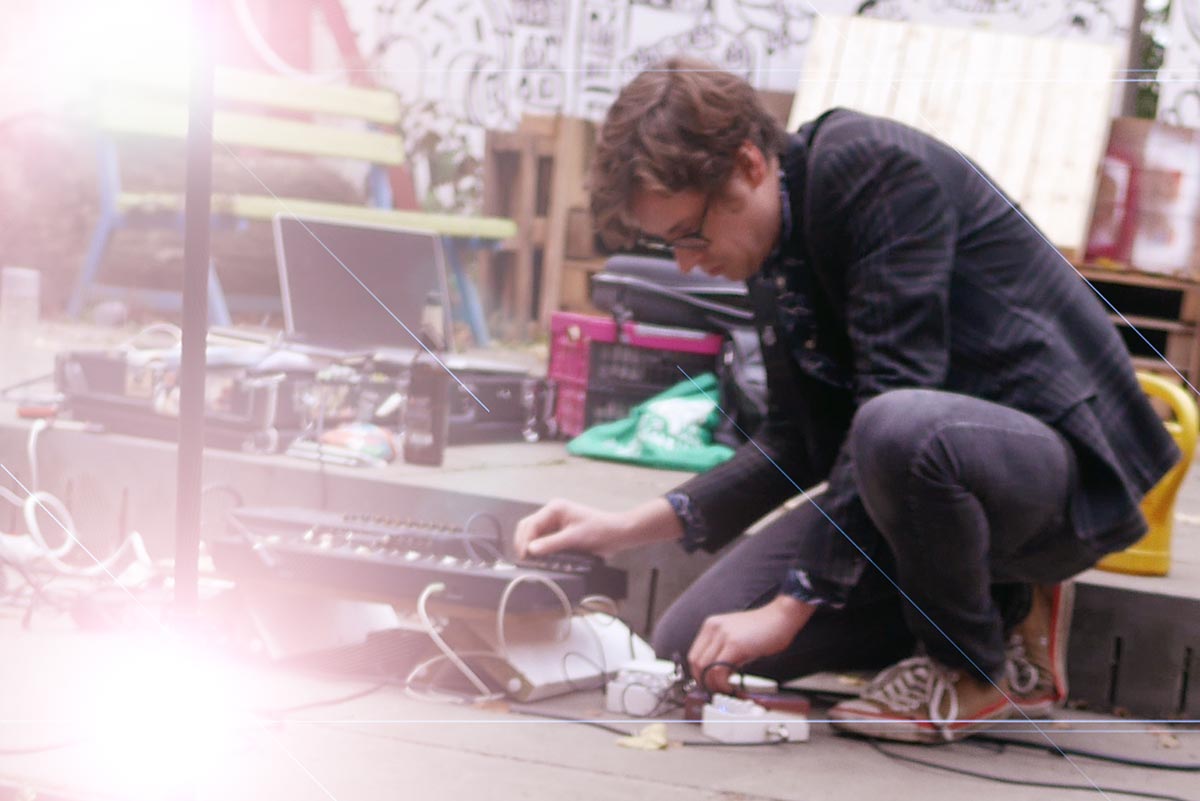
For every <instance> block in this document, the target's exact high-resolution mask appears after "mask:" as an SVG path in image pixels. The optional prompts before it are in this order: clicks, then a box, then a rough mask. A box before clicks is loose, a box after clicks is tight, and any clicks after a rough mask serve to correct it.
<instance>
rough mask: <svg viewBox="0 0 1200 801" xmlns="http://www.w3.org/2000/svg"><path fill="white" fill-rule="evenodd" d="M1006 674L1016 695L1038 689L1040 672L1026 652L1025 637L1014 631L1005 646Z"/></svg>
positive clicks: (1009, 684)
mask: <svg viewBox="0 0 1200 801" xmlns="http://www.w3.org/2000/svg"><path fill="white" fill-rule="evenodd" d="M1004 676H1005V678H1007V679H1008V686H1009V688H1010V689H1011V690H1012V692H1013V693H1014V694H1016V695H1027V694H1029V693H1031V692H1033V691H1034V690H1035V689H1037V685H1038V678H1039V676H1040V672H1039V671H1038V669H1037V666H1036V665H1034V664H1033V662H1031V661H1030V660H1029V655H1028V654H1027V653H1026V652H1025V638H1024V637H1022V636H1021V635H1020V634H1018V633H1016V632H1014V633H1013V634H1011V635H1010V636H1009V638H1008V643H1007V644H1006V645H1005V648H1004Z"/></svg>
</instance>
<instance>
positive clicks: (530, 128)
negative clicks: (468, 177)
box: [481, 116, 598, 338]
mask: <svg viewBox="0 0 1200 801" xmlns="http://www.w3.org/2000/svg"><path fill="white" fill-rule="evenodd" d="M592 141H593V128H592V125H591V123H589V122H586V121H584V120H578V119H573V118H569V117H561V116H560V117H525V118H523V119H522V121H521V124H520V126H519V127H518V129H517V130H516V131H511V132H508V131H489V132H488V134H487V143H486V148H485V154H484V164H483V188H484V208H485V209H497V210H498V209H504V210H505V211H504V213H505V214H506V215H510V218H511V219H513V220H515V221H516V223H517V235H516V236H515V237H513V238H512V239H510V240H507V241H505V242H503V243H502V244H501V245H500V247H499V248H497V249H496V250H495V251H493V252H492V253H490V254H488V255H487V256H486V257H485V259H484V262H483V267H482V270H481V272H482V280H481V283H482V284H483V292H484V295H485V297H486V298H488V299H489V300H491V301H492V302H493V303H494V304H495V307H496V308H498V309H499V311H500V316H501V317H502V320H501V321H500V328H502V329H507V333H509V334H510V335H514V336H516V337H518V338H524V337H526V336H527V335H528V334H529V333H530V328H531V326H532V324H533V323H536V324H537V325H538V326H539V327H540V328H543V329H544V328H546V327H548V326H549V320H550V315H551V314H553V313H554V312H555V311H556V310H558V308H559V307H560V306H561V305H563V299H564V296H566V295H568V294H570V295H572V296H574V295H576V294H578V291H579V290H578V287H577V286H576V284H577V283H578V282H577V281H576V280H575V278H576V276H574V275H573V274H572V270H573V269H575V268H577V267H579V266H585V267H591V268H593V269H596V268H598V259H597V258H596V257H595V256H594V254H593V253H592V251H591V247H590V241H588V237H589V236H590V226H589V225H588V221H587V212H586V209H587V192H586V189H585V176H586V171H587V164H588V157H589V154H590V149H591V144H592ZM576 271H577V270H576ZM583 274H584V276H585V282H584V297H585V298H586V271H585V272H584V273H583ZM568 305H569V304H568Z"/></svg>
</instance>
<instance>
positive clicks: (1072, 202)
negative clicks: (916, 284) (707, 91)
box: [788, 16, 1119, 254]
mask: <svg viewBox="0 0 1200 801" xmlns="http://www.w3.org/2000/svg"><path fill="white" fill-rule="evenodd" d="M815 22H816V29H815V30H814V32H813V38H812V40H811V42H810V44H809V49H808V55H807V56H806V62H805V70H804V73H803V76H802V77H801V80H800V84H799V86H798V88H797V90H796V99H795V102H794V104H793V106H792V114H791V117H790V118H789V124H788V128H789V129H790V130H795V128H796V127H797V126H798V125H799V124H801V123H802V122H804V121H806V120H809V119H812V118H813V117H816V116H817V115H818V114H820V113H821V112H823V111H825V110H826V109H828V108H832V107H835V106H841V107H845V108H853V109H856V110H859V111H863V112H866V113H869V114H877V115H879V116H884V117H891V118H893V119H897V120H899V121H901V122H904V123H906V124H908V125H911V126H913V127H914V128H918V129H920V130H922V131H925V132H926V133H930V134H932V135H934V136H936V137H938V138H939V139H942V140H943V141H946V142H948V143H950V144H951V145H953V146H954V147H956V148H957V149H958V150H960V151H961V152H962V153H963V154H964V155H966V156H969V157H970V158H971V159H972V160H974V161H975V162H976V163H977V164H979V165H980V166H981V167H982V168H983V169H984V170H985V171H986V172H987V173H988V174H989V175H990V176H991V177H992V178H993V179H994V180H995V181H996V182H997V184H998V185H999V186H1000V187H1001V188H1002V189H1003V190H1004V191H1005V192H1006V193H1007V194H1008V196H1009V197H1011V198H1012V199H1013V201H1014V202H1016V203H1018V204H1019V205H1020V207H1021V208H1022V210H1023V211H1024V212H1025V213H1026V214H1027V215H1028V216H1029V217H1030V219H1032V220H1033V221H1034V222H1036V223H1037V225H1038V226H1039V227H1040V228H1041V229H1042V230H1043V231H1045V232H1046V234H1047V236H1048V237H1049V238H1050V241H1051V242H1053V243H1054V244H1055V245H1056V246H1057V247H1059V248H1060V249H1061V250H1063V251H1064V252H1066V253H1069V254H1082V253H1083V245H1084V242H1085V239H1086V235H1087V228H1088V221H1089V219H1090V217H1091V208H1092V202H1093V197H1094V194H1095V186H1096V165H1097V164H1098V163H1099V162H1100V158H1101V156H1102V155H1103V153H1104V146H1105V141H1106V135H1107V130H1108V124H1109V109H1110V107H1111V106H1110V103H1111V93H1112V87H1113V82H1112V80H1111V79H1112V74H1113V70H1114V69H1115V68H1116V66H1117V64H1118V63H1119V61H1118V59H1119V53H1118V52H1117V49H1116V48H1115V47H1114V46H1109V45H1100V44H1093V43H1088V42H1079V41H1073V40H1067V39H1050V38H1034V37H1030V36H1019V35H1016V34H1009V33H998V32H993V31H982V30H970V29H964V28H951V27H942V26H934V25H916V24H911V23H903V22H892V21H887V20H876V19H869V18H865V17H832V16H825V17H821V18H820V19H819V20H816V21H815Z"/></svg>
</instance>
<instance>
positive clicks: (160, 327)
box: [120, 323, 183, 350]
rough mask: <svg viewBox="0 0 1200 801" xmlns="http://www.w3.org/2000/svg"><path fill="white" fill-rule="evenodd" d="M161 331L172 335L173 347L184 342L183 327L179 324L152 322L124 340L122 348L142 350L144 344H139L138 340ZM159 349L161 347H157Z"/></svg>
mask: <svg viewBox="0 0 1200 801" xmlns="http://www.w3.org/2000/svg"><path fill="white" fill-rule="evenodd" d="M159 332H164V333H167V334H170V335H171V338H172V339H174V340H175V341H174V342H172V343H171V347H178V346H179V345H181V344H182V343H183V329H182V328H180V327H179V326H177V325H175V324H174V323H151V324H150V325H148V326H146V327H145V328H143V329H141V330H140V331H138V332H137V333H136V334H134V335H133V336H131V337H130V338H129V339H127V340H125V341H124V342H122V343H121V345H120V348H121V349H122V350H141V349H142V346H141V345H139V344H138V340H140V339H142V338H143V337H146V336H149V335H150V334H157V333H159ZM159 349H160V348H155V350H159Z"/></svg>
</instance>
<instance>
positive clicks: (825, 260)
mask: <svg viewBox="0 0 1200 801" xmlns="http://www.w3.org/2000/svg"><path fill="white" fill-rule="evenodd" d="M781 166H782V170H783V172H784V175H785V176H786V185H787V197H788V200H789V202H790V207H791V224H790V225H789V226H787V228H790V231H789V232H788V235H787V240H786V241H784V242H782V243H781V247H780V249H779V250H778V251H777V254H778V255H777V257H776V258H774V259H773V260H770V261H769V263H768V264H766V265H764V268H763V270H762V271H761V272H760V274H759V275H757V276H755V278H753V279H751V291H752V292H754V291H755V290H756V289H757V291H759V292H762V291H763V288H764V286H766V287H771V288H772V291H776V292H777V294H776V298H775V306H776V307H777V308H776V315H775V316H776V319H770V320H760V325H761V324H763V323H766V324H769V325H771V326H772V328H773V330H774V331H777V332H779V334H780V335H781V336H782V337H784V338H785V344H786V345H787V346H788V351H789V352H790V353H791V354H792V355H793V357H794V358H793V359H792V362H791V367H792V368H793V369H792V371H791V372H792V373H793V376H792V381H793V384H792V386H794V387H795V390H794V392H792V393H782V392H781V389H780V383H781V379H780V376H779V375H777V374H776V375H772V376H771V377H770V382H769V383H770V388H771V394H772V399H773V406H774V407H775V408H774V409H773V411H772V413H771V414H770V415H769V418H770V419H769V422H768V423H767V424H766V426H764V430H763V431H761V432H760V434H759V435H758V436H756V438H755V440H756V442H757V444H758V446H760V447H762V449H763V450H764V451H765V452H766V454H767V455H768V456H769V457H770V461H768V459H767V458H765V457H764V456H763V455H762V453H760V452H759V450H758V448H756V447H754V446H751V445H747V446H745V447H743V448H741V449H740V450H739V451H738V453H737V454H736V456H735V457H734V458H733V459H732V460H731V461H729V462H727V463H726V464H724V465H722V466H720V467H718V468H716V469H714V470H711V471H709V472H708V473H704V474H701V475H698V476H696V477H695V478H693V479H691V480H689V481H688V482H686V483H685V484H684V485H682V486H681V487H680V488H679V490H678V491H679V492H681V493H684V494H686V495H687V496H688V498H689V499H690V500H691V505H692V508H693V509H694V510H695V512H697V513H698V518H699V519H702V520H703V521H704V526H703V528H704V530H705V531H706V532H707V533H706V536H705V539H704V541H703V542H702V543H701V545H702V547H704V548H706V549H708V550H716V549H717V548H719V547H721V545H723V544H725V543H726V542H728V541H729V540H731V539H732V538H733V537H735V536H737V535H738V534H739V533H740V532H741V531H743V530H744V529H745V528H746V527H748V526H749V525H750V524H752V523H753V522H754V521H755V520H757V519H758V518H759V517H761V516H762V515H764V514H765V513H767V512H768V511H770V510H771V509H773V508H774V507H776V506H778V505H779V504H780V503H782V502H783V501H784V500H786V499H787V498H788V497H790V496H792V495H794V494H795V493H796V485H798V486H800V487H805V488H808V487H811V486H813V485H815V484H817V483H819V482H821V481H823V480H828V481H829V487H828V489H827V490H826V493H825V494H824V496H823V497H822V499H821V500H820V503H821V506H822V508H823V509H825V511H826V512H827V513H829V514H830V516H831V517H832V518H833V519H834V520H835V521H837V522H838V524H839V526H840V527H841V528H842V529H843V530H844V531H845V532H846V533H847V534H849V535H850V536H851V537H853V538H854V539H855V540H856V542H857V543H858V544H859V545H860V546H861V547H863V548H864V549H865V550H866V552H867V553H874V552H875V551H877V550H878V548H879V547H880V540H879V535H878V533H877V532H876V531H875V530H874V527H873V526H872V525H871V523H870V520H869V518H867V515H866V512H865V510H864V509H863V508H862V505H861V502H860V501H859V500H858V497H857V493H856V491H855V488H854V483H853V480H852V474H851V469H850V467H849V465H848V462H847V460H846V459H845V458H844V457H843V456H841V451H842V444H843V441H844V439H845V435H846V431H847V429H848V426H849V423H850V419H851V417H852V416H853V412H854V410H855V409H856V408H857V407H858V406H860V405H861V404H863V403H864V402H866V401H867V400H868V399H870V398H871V397H873V396H875V395H877V394H879V393H881V392H886V391H887V390H890V389H898V388H905V387H923V388H933V389H942V390H946V391H951V392H959V393H963V394H966V395H972V396H975V397H979V398H983V399H986V400H990V401H994V402H996V403H1001V404H1004V405H1006V406H1010V407H1012V408H1015V409H1019V410H1021V411H1024V412H1027V413H1029V414H1031V415H1033V416H1034V417H1036V418H1038V419H1039V420H1042V421H1043V422H1045V423H1047V424H1049V425H1051V426H1052V427H1054V428H1055V429H1057V430H1058V431H1059V432H1061V433H1062V434H1063V435H1064V436H1065V437H1066V438H1067V439H1068V440H1069V441H1070V442H1071V443H1072V445H1073V446H1074V448H1075V451H1076V454H1077V457H1078V462H1079V469H1080V479H1081V480H1080V482H1079V484H1080V486H1079V490H1078V492H1077V493H1076V495H1075V496H1074V497H1073V498H1072V501H1071V510H1070V513H1071V519H1072V520H1073V522H1074V525H1075V530H1076V532H1077V534H1078V536H1079V537H1081V538H1082V539H1083V540H1084V541H1086V542H1087V543H1089V544H1090V545H1091V546H1092V547H1093V548H1094V549H1095V551H1096V553H1097V556H1099V555H1101V554H1103V553H1107V552H1110V551H1114V550H1118V549H1121V548H1123V547H1125V546H1127V545H1129V544H1130V543H1132V542H1134V541H1135V540H1136V539H1137V538H1138V537H1139V536H1141V535H1142V534H1143V533H1144V531H1145V527H1146V526H1145V521H1144V519H1143V518H1142V515H1141V513H1140V511H1139V508H1138V505H1139V502H1140V500H1141V498H1142V496H1143V495H1144V494H1145V492H1146V491H1147V490H1148V489H1149V488H1150V487H1152V486H1153V485H1154V484H1155V483H1156V482H1157V481H1158V479H1159V478H1160V477H1161V476H1162V475H1163V474H1164V473H1165V472H1166V471H1167V470H1169V469H1170V467H1171V466H1172V465H1173V464H1174V463H1175V462H1176V460H1177V459H1178V458H1179V452H1178V449H1177V448H1176V447H1175V444H1174V442H1173V441H1172V440H1171V438H1170V436H1169V435H1168V434H1167V432H1166V430H1165V428H1164V426H1163V425H1162V423H1161V422H1160V420H1159V419H1158V417H1157V416H1156V414H1155V413H1154V411H1153V409H1152V408H1151V406H1150V404H1149V402H1148V401H1147V399H1146V397H1145V395H1144V394H1143V393H1142V391H1141V390H1140V388H1139V386H1138V384H1137V380H1136V378H1135V375H1134V371H1133V367H1132V364H1131V361H1130V359H1129V356H1128V353H1127V351H1126V349H1125V346H1124V344H1123V343H1122V341H1121V339H1120V337H1119V335H1118V334H1117V332H1116V330H1115V328H1114V326H1113V324H1112V323H1111V322H1110V320H1109V319H1108V317H1107V315H1106V312H1105V309H1104V307H1103V305H1102V304H1101V302H1100V300H1099V299H1098V298H1097V297H1096V295H1095V292H1094V291H1093V290H1092V289H1091V288H1090V287H1089V286H1088V285H1087V284H1086V283H1085V282H1084V281H1082V280H1081V279H1080V277H1079V275H1078V274H1077V273H1076V272H1075V270H1074V269H1073V268H1072V267H1071V265H1070V264H1068V263H1067V262H1066V261H1065V260H1064V259H1063V258H1062V256H1061V255H1060V254H1059V253H1058V252H1057V251H1056V250H1055V249H1054V248H1053V247H1052V246H1051V245H1050V244H1049V242H1048V241H1047V240H1046V239H1045V238H1044V236H1043V235H1042V234H1041V232H1040V231H1038V230H1037V229H1036V228H1035V227H1034V226H1033V225H1032V224H1031V223H1029V222H1028V221H1026V220H1025V219H1023V218H1022V217H1021V215H1020V214H1019V213H1018V211H1017V210H1016V209H1015V208H1014V207H1013V205H1012V204H1011V203H1010V202H1009V201H1008V199H1007V198H1006V197H1005V196H1004V195H1003V194H1002V193H1001V192H1000V191H999V190H998V189H996V188H995V187H994V186H993V185H992V183H991V181H990V179H988V178H986V177H985V176H984V174H983V173H982V172H981V171H980V170H979V168H977V167H976V166H975V165H974V164H972V163H971V162H969V161H968V160H967V159H965V158H964V157H963V156H962V155H960V154H959V153H958V152H956V151H955V150H953V149H952V148H950V147H948V146H947V145H945V144H943V143H941V142H939V141H938V140H936V139H934V138H932V137H930V136H927V135H926V134H923V133H921V132H919V131H916V130H914V129H912V128H909V127H907V126H904V125H901V124H900V123H897V122H894V121H891V120H885V119H880V118H875V117H870V116H866V115H863V114H859V113H857V112H853V111H848V110H843V109H835V110H833V111H831V112H827V113H826V114H824V115H822V117H820V118H818V119H817V120H815V121H813V122H811V123H809V124H807V125H805V126H803V127H802V128H801V129H800V131H799V132H798V133H796V134H794V135H792V137H791V139H790V144H789V147H788V150H787V152H786V153H785V154H784V155H783V156H782V159H781ZM797 308H798V309H799V315H800V318H801V319H800V320H799V321H797V319H795V318H796V315H797V311H796V310H797ZM780 318H782V319H780ZM773 372H775V373H778V371H777V370H776V371H773ZM839 377H841V378H843V379H844V380H839ZM783 397H786V399H787V402H786V403H783V402H780V401H781V398H783ZM771 461H774V462H775V463H776V464H775V465H772V464H771ZM784 474H786V475H784ZM828 529H829V530H828V531H827V532H824V533H823V535H822V536H819V537H813V538H811V539H810V542H809V544H808V545H807V546H806V549H807V550H806V552H805V553H798V554H796V558H795V563H794V564H793V567H794V568H796V569H798V570H801V571H803V572H804V573H805V574H806V577H807V578H808V579H809V580H810V581H811V583H812V586H813V587H814V588H816V589H815V592H816V593H817V595H818V596H821V597H819V598H818V600H828V601H832V602H837V601H839V600H842V599H844V598H845V596H846V594H847V593H848V592H849V590H850V589H851V588H852V587H853V586H854V585H855V584H856V583H857V582H858V580H859V578H860V577H861V574H862V570H863V566H864V561H865V560H864V559H863V557H862V555H861V554H860V553H859V552H858V549H856V548H855V547H854V546H853V545H851V544H850V543H849V542H848V541H847V540H846V538H845V537H844V536H843V535H842V534H841V533H840V532H838V530H837V529H836V528H835V527H834V526H833V525H829V526H828ZM794 572H795V571H793V573H794ZM786 589H787V587H786V585H785V590H786Z"/></svg>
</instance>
